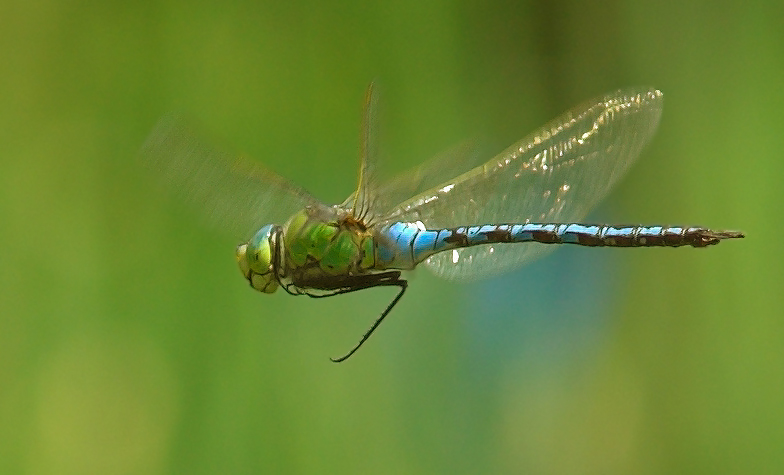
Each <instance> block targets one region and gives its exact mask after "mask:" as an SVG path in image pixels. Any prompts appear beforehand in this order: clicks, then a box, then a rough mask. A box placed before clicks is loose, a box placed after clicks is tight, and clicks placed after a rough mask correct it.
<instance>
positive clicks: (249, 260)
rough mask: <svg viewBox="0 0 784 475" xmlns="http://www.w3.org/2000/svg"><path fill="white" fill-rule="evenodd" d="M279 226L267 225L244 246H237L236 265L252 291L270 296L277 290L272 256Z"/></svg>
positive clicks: (274, 252) (275, 252)
mask: <svg viewBox="0 0 784 475" xmlns="http://www.w3.org/2000/svg"><path fill="white" fill-rule="evenodd" d="M279 233H280V226H276V225H274V224H268V225H266V226H264V227H262V228H261V229H259V231H258V232H257V233H256V234H255V235H254V236H253V237H252V238H251V239H250V241H248V242H247V243H245V244H240V245H239V246H237V264H239V266H240V271H242V275H244V276H245V278H246V279H248V282H250V285H251V287H253V288H254V289H256V290H258V291H260V292H264V293H266V294H271V293H273V292H275V291H276V290H277V289H278V280H277V278H276V276H275V264H274V262H273V261H274V259H273V256H275V255H276V254H277V246H278V244H277V237H278V234H279Z"/></svg>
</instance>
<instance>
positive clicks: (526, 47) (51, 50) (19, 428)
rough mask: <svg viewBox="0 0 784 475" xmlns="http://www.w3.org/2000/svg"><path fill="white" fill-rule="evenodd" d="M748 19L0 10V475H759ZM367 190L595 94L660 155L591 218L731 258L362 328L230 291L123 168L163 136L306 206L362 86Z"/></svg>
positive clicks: (770, 44)
mask: <svg viewBox="0 0 784 475" xmlns="http://www.w3.org/2000/svg"><path fill="white" fill-rule="evenodd" d="M782 17H784V7H783V6H781V5H779V4H774V3H770V2H763V3H761V4H754V3H740V2H738V3H737V4H736V5H735V6H726V5H724V6H720V5H719V4H717V3H715V2H698V3H689V4H687V5H685V6H684V5H682V2H665V3H656V4H647V3H624V2H601V3H592V4H586V3H585V2H557V3H550V2H489V3H478V2H446V1H440V2H439V1H435V2H417V1H407V2H406V1H403V2H394V3H389V2H366V1H365V2H340V3H339V4H338V3H335V2H291V3H287V2H237V3H233V4H226V3H225V2H201V3H193V2H183V1H177V0H169V1H164V2H125V3H122V2H78V1H47V0H41V1H36V2H20V1H11V2H7V1H6V2H2V3H0V64H2V66H1V67H2V74H0V91H2V92H0V144H2V145H0V150H2V153H1V154H0V223H2V224H0V226H1V227H2V232H0V246H2V249H3V252H2V257H0V262H1V263H2V265H1V266H0V269H2V270H1V271H0V472H2V473H47V474H49V473H61V474H68V473H74V474H77V473H78V474H84V473H101V474H106V473H145V474H154V473H254V472H255V473H341V474H351V473H542V474H560V473H571V474H576V473H601V474H613V473H617V474H628V473H637V474H659V473H662V474H664V473H666V474H673V473H688V474H694V473H710V474H716V473H777V472H781V471H782V470H784V452H782V450H781V447H782V446H784V404H783V403H784V384H782V367H784V319H783V318H782V303H783V301H784V298H783V297H782V296H783V295H784V292H782V291H781V285H782V283H783V282H784V278H783V277H784V271H782V265H781V263H782V256H783V255H784V253H782V251H781V245H780V244H778V243H777V239H776V238H777V236H780V235H781V234H782V232H783V231H784V229H782V228H783V227H784V226H783V225H782V224H781V223H782V221H781V219H780V214H781V210H782V203H784V191H782V190H784V187H782V178H783V177H784V161H782V160H781V153H782V152H781V150H782V145H781V144H782V138H781V137H782V126H784V121H783V120H782V113H781V111H782V110H784V88H782V78H784V33H783V32H784V30H782V28H781V25H782V24H781V18H782ZM373 78H380V79H381V83H382V85H383V98H382V100H383V108H384V122H383V134H384V139H385V141H384V152H385V155H386V156H388V157H390V158H389V163H390V167H391V168H393V170H394V171H402V170H405V169H406V168H408V167H410V166H413V165H415V164H418V163H420V162H422V161H423V160H425V159H427V158H429V157H430V156H432V155H434V154H437V153H439V152H441V151H443V150H445V149H447V148H449V147H450V146H452V145H454V144H456V143H459V142H460V141H461V140H463V139H466V138H471V137H480V138H481V143H482V146H483V147H486V148H485V149H486V150H488V151H490V152H496V151H500V150H502V149H503V148H505V147H506V146H508V145H509V144H511V143H512V142H513V141H515V140H517V139H520V138H521V137H523V136H524V135H526V134H527V133H528V132H530V131H532V130H533V129H534V128H536V127H538V126H540V125H542V124H544V123H545V122H546V121H548V120H550V119H552V118H553V117H555V116H556V115H557V114H558V113H560V112H562V111H564V110H565V109H567V108H569V107H571V106H574V105H576V104H578V103H580V102H582V101H584V100H586V99H589V98H591V97H594V96H597V95H600V94H603V93H605V92H607V91H611V90H614V89H617V88H619V87H624V86H630V85H653V86H655V87H657V88H659V89H661V90H662V91H664V93H665V107H664V115H663V118H662V122H661V126H660V128H659V132H658V134H657V135H656V137H655V138H654V140H653V142H652V144H651V145H650V146H649V147H648V148H647V149H646V150H645V151H644V152H643V155H642V157H641V159H640V160H639V162H638V163H637V164H636V165H635V166H634V167H633V168H632V169H631V172H630V173H629V175H628V177H627V178H626V179H624V180H623V182H622V183H621V184H620V186H618V187H617V189H615V190H614V191H613V192H612V193H611V194H610V196H609V197H608V199H607V200H605V202H604V204H603V205H602V206H601V207H599V208H598V209H596V210H595V211H594V212H593V214H592V215H591V217H590V218H591V219H592V220H594V221H604V222H613V223H630V222H635V223H636V222H639V223H683V224H700V225H706V226H710V227H713V228H719V229H722V228H726V229H740V230H743V231H745V232H746V233H747V238H746V239H745V240H743V241H734V242H726V243H723V244H722V245H721V246H718V247H714V248H710V249H707V250H695V249H679V250H674V249H640V250H607V249H580V248H569V249H561V250H558V251H557V252H556V253H554V254H552V255H550V256H548V257H547V258H544V259H542V260H539V261H537V262H534V263H532V264H531V265H529V266H526V267H523V268H521V269H520V270H519V271H517V272H514V273H511V274H506V275H502V276H499V277H497V278H495V279H490V280H485V281H478V282H475V283H470V284H456V283H451V282H446V281H442V280H438V279H437V278H435V277H433V276H432V275H430V274H429V273H428V272H427V271H425V270H419V271H416V272H414V273H413V275H412V276H411V286H410V288H409V291H408V292H407V294H406V296H405V298H404V299H403V300H402V302H401V303H400V304H399V305H398V307H397V308H396V309H395V310H394V312H393V313H392V314H391V316H390V317H389V319H388V320H387V321H386V322H385V323H384V325H382V327H381V328H380V330H379V332H378V333H377V334H376V335H375V336H374V337H373V338H372V339H371V340H370V341H369V343H368V345H367V346H366V347H364V348H363V349H362V350H361V351H360V352H359V353H358V354H357V355H355V357H354V358H352V359H351V360H349V361H348V362H346V363H344V364H342V365H334V364H332V363H330V362H329V360H328V359H327V357H328V356H337V355H340V354H342V352H344V351H346V350H347V349H348V348H350V346H351V345H353V344H354V343H355V342H356V340H357V338H358V337H359V336H360V335H361V334H362V332H364V331H365V329H366V327H367V326H368V325H369V324H370V322H371V321H372V320H373V319H374V318H375V317H376V316H377V315H378V312H380V311H381V309H383V307H384V306H385V305H386V304H387V302H388V301H389V299H391V297H392V295H393V294H392V290H390V289H387V290H384V289H376V290H371V291H367V292H360V293H358V294H356V295H348V296H342V297H336V298H334V299H324V300H313V299H308V298H304V297H302V298H291V297H289V296H286V295H283V294H280V295H273V296H266V295H261V294H259V293H257V292H253V291H252V290H251V289H249V288H248V286H247V284H246V283H245V282H244V281H243V280H242V277H241V276H240V274H239V272H238V271H237V269H236V264H235V261H234V257H233V253H234V247H235V245H236V244H237V243H236V242H235V241H234V240H232V239H227V238H226V237H225V236H223V235H222V234H221V233H220V232H216V231H215V230H213V229H211V228H209V227H205V226H203V225H202V224H201V222H200V220H199V219H198V217H197V216H196V215H194V214H193V213H190V212H189V210H188V209H187V207H185V206H182V205H180V204H179V203H177V202H176V200H172V199H170V197H169V196H168V195H167V194H166V193H164V192H162V191H161V190H159V189H158V188H156V187H155V186H154V180H151V179H150V177H149V176H148V175H149V174H148V173H146V171H145V170H144V169H143V168H141V167H139V164H138V160H137V158H136V153H137V151H138V149H139V147H140V146H141V144H142V143H143V142H144V140H145V138H146V136H147V134H148V133H149V131H150V130H151V128H152V126H153V125H154V124H155V122H156V121H157V119H158V118H159V117H160V116H161V115H163V114H164V113H166V112H167V111H170V110H180V111H185V112H186V113H188V114H190V115H191V116H192V117H196V118H197V119H198V120H199V121H200V122H201V123H202V124H203V125H204V127H205V128H206V129H207V130H209V131H211V132H213V133H214V134H215V135H216V136H218V137H221V138H223V139H224V140H225V142H226V143H229V144H232V145H234V146H235V147H237V148H238V149H241V150H244V151H246V152H248V153H249V154H250V155H251V156H253V157H255V159H256V160H258V161H259V162H263V163H264V164H266V165H267V166H269V167H271V168H273V169H274V170H276V171H277V172H279V173H280V174H282V175H283V176H286V177H289V178H291V179H293V180H295V181H296V182H297V183H299V184H300V185H302V186H304V187H305V188H307V189H308V190H310V191H311V192H312V193H313V194H314V195H316V196H317V197H319V198H320V199H323V200H324V201H325V202H330V203H332V202H340V201H342V200H343V198H345V197H346V196H347V195H348V194H349V193H350V192H351V191H352V190H353V187H354V186H355V180H356V166H357V150H358V140H359V139H358V131H359V123H360V111H361V104H362V97H363V92H364V89H365V87H366V85H367V83H368V82H369V81H370V80H372V79H373Z"/></svg>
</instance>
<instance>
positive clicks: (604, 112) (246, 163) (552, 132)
mask: <svg viewBox="0 0 784 475" xmlns="http://www.w3.org/2000/svg"><path fill="white" fill-rule="evenodd" d="M662 98H663V96H662V93H661V92H660V91H658V90H656V89H653V88H630V89H624V90H619V91H616V92H613V93H610V94H607V95H605V96H603V97H600V98H596V99H594V100H591V101H588V102H586V103H584V104H583V105H581V106H578V107H575V108H573V109H571V110H569V111H568V112H566V113H564V114H562V115H561V116H559V117H557V118H556V119H555V120H553V121H552V122H550V123H549V124H547V125H545V126H543V127H542V128H540V129H539V130H537V131H535V132H534V133H532V134H530V135H529V136H528V137H526V138H524V139H522V140H520V141H519V142H517V143H515V144H513V145H512V146H510V147H509V148H507V149H506V150H504V151H503V152H501V153H500V154H498V155H496V156H495V157H493V158H491V159H489V160H487V161H484V162H483V163H472V161H471V159H466V157H467V156H469V154H465V153H454V154H449V153H447V154H443V155H440V156H438V157H436V158H434V159H432V160H430V161H429V162H425V163H423V164H422V165H420V166H418V167H416V168H414V169H413V170H410V171H408V172H407V173H403V174H401V175H399V176H397V177H394V178H393V179H391V180H389V181H387V182H379V180H378V179H377V164H378V154H377V151H376V148H377V143H376V142H377V137H376V136H377V133H376V126H375V110H376V108H377V94H376V93H375V92H374V88H373V85H372V84H371V86H370V87H369V88H368V91H367V94H366V96H365V102H364V113H363V120H362V134H361V154H360V155H361V160H360V162H361V163H360V169H359V185H358V186H357V189H356V191H355V192H354V193H352V194H351V196H349V197H348V198H347V199H346V201H344V202H343V203H342V204H339V205H333V206H329V205H326V204H324V203H322V202H320V201H319V200H317V199H316V198H314V197H313V196H312V195H311V194H310V193H308V192H307V191H306V190H304V189H303V188H301V187H299V186H297V185H295V184H294V183H292V182H290V181H288V180H286V179H284V178H282V177H280V176H279V175H277V174H275V173H274V172H272V171H270V170H267V169H266V168H264V167H262V166H261V165H259V164H257V163H254V162H253V161H251V160H248V159H247V158H244V157H242V156H239V155H235V154H231V153H227V152H225V151H223V150H221V149H219V148H216V147H215V146H213V145H211V144H209V143H207V142H206V141H204V140H202V139H201V138H200V134H198V133H196V132H194V131H193V130H192V129H191V128H190V127H189V126H188V125H187V124H186V123H185V121H183V120H182V119H180V118H178V117H177V116H173V115H170V116H166V117H164V118H163V119H162V120H161V121H160V122H159V123H158V125H157V126H156V127H155V129H154V130H153V131H152V133H151V135H150V137H149V138H148V140H147V141H146V142H145V145H144V146H143V149H142V154H143V156H144V157H145V158H146V160H147V162H148V163H149V164H150V165H151V166H152V167H153V168H154V169H155V170H156V171H157V172H158V173H159V174H160V176H161V178H162V179H163V181H165V182H166V183H168V184H169V186H171V187H173V188H174V189H175V190H177V191H178V192H179V193H180V194H181V195H183V197H184V198H185V199H186V200H188V201H191V202H193V203H195V204H197V205H199V207H200V208H202V209H203V210H205V211H206V212H207V213H208V214H209V215H210V216H211V218H212V220H213V222H215V223H217V224H218V225H219V226H222V227H227V228H229V229H231V230H233V231H235V232H239V233H248V234H244V235H245V237H247V236H248V235H250V234H249V232H253V233H254V234H252V237H250V239H248V240H247V241H245V242H243V243H241V244H240V245H239V246H238V247H237V249H236V258H237V263H238V264H239V268H240V270H241V271H242V275H243V277H244V278H245V279H246V280H247V281H248V282H249V283H250V286H251V287H253V288H254V289H256V290H258V291H260V292H263V293H266V294H271V293H274V292H275V291H276V290H277V289H278V288H281V289H283V290H284V291H286V292H287V293H289V294H291V295H308V296H310V297H317V298H321V297H330V296H334V295H339V294H345V293H349V292H356V291H359V290H365V289H369V288H373V287H396V288H397V289H398V291H397V294H396V296H395V297H394V298H393V299H392V301H391V302H390V303H389V304H388V305H387V307H386V308H385V309H384V311H383V312H381V314H380V315H379V316H378V317H377V318H376V319H375V321H374V322H373V324H372V325H371V326H370V328H369V329H368V330H367V331H366V332H365V333H364V335H363V336H362V337H361V339H360V340H359V342H358V343H357V344H356V345H355V346H354V347H353V348H352V349H351V350H350V351H348V352H347V353H346V354H345V355H343V356H341V357H340V358H331V359H332V361H334V362H341V361H344V360H346V359H347V358H349V357H350V356H351V355H353V354H354V353H355V352H356V351H357V350H358V349H359V348H360V347H361V346H362V344H363V343H365V341H367V339H368V338H369V337H370V335H371V334H372V333H373V332H374V331H375V330H376V328H378V326H379V325H380V324H381V322H382V321H383V320H384V318H385V317H386V316H387V315H388V314H389V312H390V311H391V310H392V308H393V307H394V306H395V305H396V304H397V303H398V302H399V301H400V299H401V297H403V294H404V293H405V291H406V289H407V286H408V282H407V281H406V279H405V278H404V276H403V271H408V270H413V269H414V268H415V267H417V266H419V265H420V264H421V265H423V266H425V267H427V268H428V269H430V270H431V271H432V272H434V273H435V274H436V275H438V276H440V277H443V278H446V279H452V280H459V279H469V278H471V279H473V278H477V277H485V276H489V275H492V274H497V273H500V272H503V271H507V270H510V269H513V268H516V267H518V266H521V265H523V264H524V263H527V262H529V261H531V260H532V259H534V258H536V257H540V256H542V255H543V254H545V253H546V252H548V251H550V250H552V249H553V248H554V246H545V245H544V244H577V245H580V246H594V247H598V246H610V247H653V246H665V247H680V246H692V247H706V246H710V245H714V244H718V243H719V242H721V241H722V240H724V239H735V238H742V237H744V236H743V233H741V232H737V231H713V230H711V229H707V228H703V227H696V226H662V225H630V226H613V225H606V224H583V223H581V222H580V220H582V219H584V217H585V216H586V214H587V213H588V211H589V210H590V209H591V208H593V207H594V206H595V205H596V204H597V203H598V202H599V201H600V200H601V199H602V198H603V197H604V196H605V195H606V194H607V192H608V190H609V189H610V188H611V187H612V186H613V185H614V184H615V183H616V182H617V181H618V180H619V179H620V178H621V177H622V176H623V175H624V174H625V173H626V171H627V169H628V168H629V166H630V165H631V164H632V163H633V162H634V161H635V160H636V159H637V157H638V156H639V155H640V152H641V151H642V149H643V147H644V146H645V145H646V143H647V142H648V141H649V140H650V138H651V137H652V135H653V133H654V131H655V130H656V127H657V126H658V123H659V118H660V116H661V111H662ZM464 170H467V171H464ZM459 171H462V173H460V172H459ZM450 173H451V175H449V174H450Z"/></svg>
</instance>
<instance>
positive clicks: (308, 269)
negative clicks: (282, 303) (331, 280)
mask: <svg viewBox="0 0 784 475" xmlns="http://www.w3.org/2000/svg"><path fill="white" fill-rule="evenodd" d="M330 211H331V210H330ZM283 235H284V239H283V240H284V252H285V258H284V263H285V264H284V265H285V267H286V271H287V274H289V275H290V276H291V278H292V280H293V281H294V282H295V283H298V284H299V285H312V284H315V283H316V282H317V281H320V280H321V279H323V278H326V277H330V276H348V275H359V274H363V273H366V272H367V271H368V270H370V269H372V268H373V267H374V266H375V257H374V240H373V235H372V234H371V232H370V231H369V230H368V229H366V228H365V227H364V226H362V224H361V223H358V222H356V221H354V220H353V219H351V217H350V214H348V213H346V212H343V211H342V210H337V212H336V213H331V212H330V213H325V212H324V211H321V210H312V209H310V208H306V209H304V210H302V211H300V212H299V213H297V214H295V215H294V216H292V217H291V219H290V220H289V222H288V223H286V225H285V227H284V231H283Z"/></svg>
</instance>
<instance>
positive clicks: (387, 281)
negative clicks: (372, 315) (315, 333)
mask: <svg viewBox="0 0 784 475" xmlns="http://www.w3.org/2000/svg"><path fill="white" fill-rule="evenodd" d="M344 284H345V285H343V286H342V287H343V288H340V289H336V291H335V292H333V293H329V294H325V295H312V294H308V295H309V296H311V297H314V298H321V297H332V296H334V295H339V294H347V293H349V292H356V291H358V290H365V289H369V288H371V287H390V286H394V287H399V288H400V291H399V292H398V293H397V295H396V296H395V298H394V299H392V301H391V302H390V303H389V305H387V308H386V309H385V310H384V311H383V312H382V313H381V315H380V316H379V317H378V318H377V319H376V321H375V322H373V325H371V326H370V328H368V330H367V331H366V332H365V334H364V335H362V338H361V339H360V340H359V343H357V344H356V345H355V346H354V347H353V348H352V349H351V351H349V352H348V353H346V354H345V355H343V356H341V357H340V358H330V360H332V362H333V363H340V362H342V361H345V360H347V359H348V358H349V357H350V356H351V355H353V354H354V353H356V351H357V350H358V349H359V347H361V346H362V345H363V344H364V343H365V341H367V339H368V338H370V335H372V334H373V332H374V331H375V330H376V328H378V326H379V325H381V322H382V321H384V318H385V317H386V316H387V315H388V314H389V312H390V311H391V310H392V308H393V307H394V306H395V305H396V304H397V303H398V302H399V301H400V298H401V297H403V293H405V291H406V288H407V287H408V281H407V280H405V279H401V278H400V271H392V272H383V273H380V274H370V275H363V276H357V277H355V278H352V279H349V281H347V282H344Z"/></svg>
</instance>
